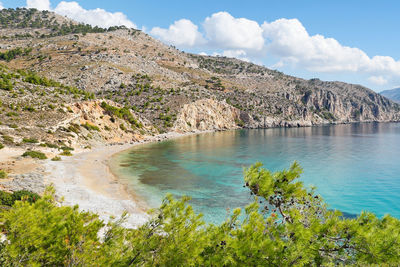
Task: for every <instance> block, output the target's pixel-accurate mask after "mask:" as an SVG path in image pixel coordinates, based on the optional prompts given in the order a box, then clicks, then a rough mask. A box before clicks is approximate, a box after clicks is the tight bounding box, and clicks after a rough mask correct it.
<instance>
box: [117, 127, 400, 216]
mask: <svg viewBox="0 0 400 267" xmlns="http://www.w3.org/2000/svg"><path fill="white" fill-rule="evenodd" d="M399 148H400V124H395V123H384V124H375V123H371V124H353V125H337V126H324V127H312V128H292V129H266V130H237V131H228V132H218V133H208V134H201V135H196V136H188V137H183V138H179V139H176V140H170V141H166V142H161V143H156V144H147V145H140V146H137V147H134V148H133V149H131V150H129V151H126V152H124V153H121V154H119V155H117V156H115V157H114V159H113V161H114V164H113V165H114V167H113V169H114V170H113V171H114V172H116V174H117V175H118V176H119V177H120V178H121V179H122V180H123V181H124V182H125V183H126V184H127V185H128V186H129V188H131V189H132V190H134V192H135V193H136V194H137V195H138V196H139V197H140V198H141V199H143V200H144V201H145V202H146V203H147V204H148V205H149V206H151V207H157V206H158V205H159V204H160V203H161V200H162V198H163V197H164V196H165V194H167V193H172V194H173V195H175V196H177V197H179V196H182V195H189V196H191V197H192V201H191V204H192V205H193V207H194V209H195V210H196V211H197V212H202V213H203V214H204V216H205V219H206V220H207V221H209V222H221V221H222V220H224V219H225V218H226V215H227V213H228V212H229V211H231V210H232V209H233V208H236V207H244V206H245V205H246V204H248V203H249V202H250V201H251V197H250V195H249V193H248V191H247V189H246V188H243V169H244V168H245V167H248V166H249V165H251V164H253V163H255V162H256V161H260V162H262V163H264V165H265V167H266V168H269V169H270V170H273V171H277V170H281V169H283V168H288V167H289V166H290V164H291V163H292V162H293V161H295V160H297V161H298V162H299V163H300V164H301V166H302V167H303V168H304V174H303V175H302V177H301V180H302V181H303V182H304V183H305V185H315V186H317V191H318V192H319V193H320V194H321V195H322V196H323V197H324V199H325V200H326V202H327V203H328V204H329V207H330V208H333V209H339V210H341V211H343V212H346V213H350V214H358V213H360V212H361V211H363V210H368V211H372V212H374V213H376V214H377V215H379V216H382V215H384V214H387V213H390V214H391V215H393V216H395V217H398V218H400V199H399V197H400V164H399V159H400V149H399Z"/></svg>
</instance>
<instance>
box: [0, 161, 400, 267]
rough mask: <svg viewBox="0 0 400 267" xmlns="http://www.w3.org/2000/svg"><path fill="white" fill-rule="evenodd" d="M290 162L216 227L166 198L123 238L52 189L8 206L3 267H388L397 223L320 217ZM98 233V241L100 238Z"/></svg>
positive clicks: (258, 172)
mask: <svg viewBox="0 0 400 267" xmlns="http://www.w3.org/2000/svg"><path fill="white" fill-rule="evenodd" d="M301 172H302V170H301V168H300V167H299V166H298V164H297V163H294V164H293V165H292V166H291V167H290V169H288V170H284V171H281V172H277V173H271V172H269V171H268V170H266V169H264V168H262V165H261V164H255V165H254V166H252V167H250V168H249V169H247V170H246V172H245V182H246V186H247V187H248V188H249V189H250V192H251V194H252V195H253V196H254V202H253V203H251V204H249V205H248V206H247V207H246V208H245V209H244V211H241V210H240V209H236V210H234V212H233V214H232V215H231V217H230V218H229V219H227V220H226V221H225V222H224V223H222V224H221V225H207V224H205V223H204V221H203V220H202V216H201V215H197V214H195V212H194V211H193V209H192V208H191V207H190V206H189V205H188V204H187V202H188V201H189V198H187V197H184V198H182V199H181V200H180V201H177V200H174V199H173V197H172V196H167V197H166V198H165V200H164V201H163V203H162V205H161V207H160V208H158V209H157V210H155V211H154V214H153V219H151V220H150V221H149V222H148V223H146V224H145V225H143V226H142V227H140V228H139V229H136V230H132V229H125V228H123V227H122V223H123V221H124V219H125V216H123V217H122V218H121V219H119V220H117V221H113V222H111V223H109V224H108V225H106V227H105V228H104V226H105V225H104V223H103V222H102V221H100V220H99V219H98V216H97V215H93V214H90V213H86V212H80V211H79V210H78V207H59V206H57V205H56V203H55V201H54V192H53V191H52V189H49V191H48V192H47V193H46V194H45V196H44V197H43V198H42V199H40V200H38V201H36V202H34V203H31V202H28V201H17V202H16V203H15V204H14V206H13V207H12V208H11V209H9V210H4V211H3V212H2V213H1V215H0V219H1V226H2V228H3V233H5V234H6V237H7V241H6V242H3V244H2V247H1V252H0V253H1V264H2V266H20V265H29V266H42V265H43V266H193V265H194V266H198V265H202V266H204V265H205V266H210V265H213V266H224V265H226V266H304V265H324V266H329V265H332V266H333V265H369V264H373V265H382V264H386V265H396V264H398V263H399V262H400V244H399V243H400V235H399V234H400V222H399V220H397V219H395V218H392V217H390V216H385V217H383V218H382V219H379V218H377V217H376V216H375V215H373V214H371V213H362V214H361V215H360V216H359V217H358V218H356V219H346V218H343V217H342V216H341V214H340V212H338V211H329V210H328V209H327V207H326V205H325V203H324V202H323V200H322V199H321V197H320V196H318V195H317V194H316V193H315V192H314V190H313V189H311V190H307V189H306V188H305V187H304V186H303V184H302V183H301V182H299V181H298V180H297V179H298V178H299V176H300V174H301ZM102 229H104V232H102V233H104V234H103V235H102V238H99V232H100V231H101V230H102Z"/></svg>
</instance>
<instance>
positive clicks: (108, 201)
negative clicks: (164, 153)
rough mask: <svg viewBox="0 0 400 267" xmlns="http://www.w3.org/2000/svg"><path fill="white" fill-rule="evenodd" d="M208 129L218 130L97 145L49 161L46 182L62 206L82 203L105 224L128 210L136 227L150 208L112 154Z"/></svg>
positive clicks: (82, 207) (128, 222) (130, 224)
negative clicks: (118, 168)
mask: <svg viewBox="0 0 400 267" xmlns="http://www.w3.org/2000/svg"><path fill="white" fill-rule="evenodd" d="M208 132H215V131H198V132H190V133H177V132H168V133H166V134H160V135H156V136H149V137H147V138H146V139H144V140H143V141H141V142H131V143H118V144H106V145H99V146H95V147H93V148H92V149H91V150H90V151H82V152H78V153H76V154H74V155H73V156H72V157H63V159H62V161H58V162H57V161H56V162H54V161H47V162H45V163H44V164H43V165H44V167H45V173H44V180H45V183H46V184H53V186H54V188H55V190H56V197H57V199H60V200H61V199H63V201H62V202H61V204H62V205H68V206H74V205H79V208H80V210H84V211H90V212H93V213H97V214H98V215H99V217H100V219H102V220H103V221H104V222H105V223H107V222H108V221H109V220H110V217H115V218H118V217H120V216H121V215H122V214H123V213H124V212H125V211H126V212H128V214H129V216H128V218H127V220H126V222H125V223H124V227H127V228H136V227H138V226H140V225H142V224H144V223H145V222H146V221H147V220H148V219H149V218H150V216H149V215H148V214H147V213H146V211H147V210H148V209H149V207H148V206H147V205H146V203H145V202H144V201H143V200H141V199H140V198H139V197H137V196H136V195H135V192H134V189H128V187H127V185H126V184H124V183H122V182H121V181H120V180H119V178H118V176H117V175H116V174H115V173H113V172H112V168H111V166H110V163H111V159H112V157H113V156H115V155H117V154H119V153H122V152H124V151H126V150H129V149H131V148H133V147H135V146H137V145H142V144H149V143H155V142H162V141H167V140H171V139H175V138H180V137H185V136H189V135H197V134H202V133H208Z"/></svg>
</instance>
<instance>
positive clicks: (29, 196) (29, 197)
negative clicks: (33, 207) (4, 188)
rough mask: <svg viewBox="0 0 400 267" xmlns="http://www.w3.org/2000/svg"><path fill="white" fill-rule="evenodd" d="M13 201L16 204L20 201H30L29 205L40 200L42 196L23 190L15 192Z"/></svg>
mask: <svg viewBox="0 0 400 267" xmlns="http://www.w3.org/2000/svg"><path fill="white" fill-rule="evenodd" d="M12 199H13V201H14V202H15V201H19V200H24V201H28V202H29V203H34V202H36V201H37V200H39V199H40V196H39V195H38V194H36V193H33V192H30V191H26V190H21V191H15V192H14V193H13V194H12Z"/></svg>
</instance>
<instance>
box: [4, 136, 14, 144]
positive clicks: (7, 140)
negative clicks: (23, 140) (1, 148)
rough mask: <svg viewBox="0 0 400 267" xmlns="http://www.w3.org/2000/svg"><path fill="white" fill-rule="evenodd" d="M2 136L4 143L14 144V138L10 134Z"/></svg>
mask: <svg viewBox="0 0 400 267" xmlns="http://www.w3.org/2000/svg"><path fill="white" fill-rule="evenodd" d="M2 137H3V141H4V142H5V143H6V144H14V138H12V137H11V136H8V135H3V136H2Z"/></svg>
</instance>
